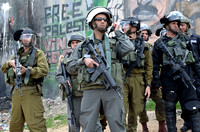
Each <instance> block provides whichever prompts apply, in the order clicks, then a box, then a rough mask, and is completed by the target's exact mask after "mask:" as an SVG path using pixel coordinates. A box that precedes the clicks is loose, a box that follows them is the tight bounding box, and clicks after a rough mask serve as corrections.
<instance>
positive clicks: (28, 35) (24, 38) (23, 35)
mask: <svg viewBox="0 0 200 132" xmlns="http://www.w3.org/2000/svg"><path fill="white" fill-rule="evenodd" d="M32 35H33V34H22V35H21V36H20V40H21V41H22V40H31V38H32Z"/></svg>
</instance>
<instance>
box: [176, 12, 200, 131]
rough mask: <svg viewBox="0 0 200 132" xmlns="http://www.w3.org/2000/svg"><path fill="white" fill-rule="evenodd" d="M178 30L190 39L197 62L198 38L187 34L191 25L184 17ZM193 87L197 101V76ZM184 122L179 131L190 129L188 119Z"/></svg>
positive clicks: (199, 89) (199, 86)
mask: <svg viewBox="0 0 200 132" xmlns="http://www.w3.org/2000/svg"><path fill="white" fill-rule="evenodd" d="M179 28H180V31H181V33H183V34H185V35H187V36H188V37H189V38H190V43H191V45H192V46H193V52H195V54H196V59H197V61H199V55H200V45H199V44H200V36H199V35H197V34H195V33H193V34H190V33H189V29H190V28H191V24H190V20H189V19H188V18H187V17H186V16H184V17H183V18H182V19H181V24H180V27H179ZM195 87H196V93H197V97H198V100H200V78H198V76H197V77H196V78H195ZM182 116H183V117H185V116H187V115H184V113H182ZM184 121H185V122H184V125H183V126H182V127H181V128H180V130H181V131H182V132H186V131H188V130H190V129H191V123H190V121H189V119H185V120H184Z"/></svg>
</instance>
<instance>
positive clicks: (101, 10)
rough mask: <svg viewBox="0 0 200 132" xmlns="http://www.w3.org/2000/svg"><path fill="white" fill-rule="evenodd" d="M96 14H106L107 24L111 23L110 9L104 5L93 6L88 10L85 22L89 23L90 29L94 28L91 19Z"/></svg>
mask: <svg viewBox="0 0 200 132" xmlns="http://www.w3.org/2000/svg"><path fill="white" fill-rule="evenodd" d="M98 14H105V15H106V16H107V19H108V26H111V25H112V20H111V19H112V13H111V11H110V10H109V9H108V8H106V7H94V8H92V9H91V10H90V11H89V12H88V14H87V17H86V23H88V24H89V26H90V28H91V29H92V30H94V27H93V26H92V21H93V19H94V18H95V16H96V15H98Z"/></svg>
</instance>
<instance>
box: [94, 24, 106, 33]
mask: <svg viewBox="0 0 200 132" xmlns="http://www.w3.org/2000/svg"><path fill="white" fill-rule="evenodd" d="M95 28H96V29H97V30H98V31H99V32H101V33H105V32H106V31H107V28H108V27H107V26H106V27H105V28H102V27H98V26H97V25H95Z"/></svg>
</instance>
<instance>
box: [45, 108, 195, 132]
mask: <svg viewBox="0 0 200 132" xmlns="http://www.w3.org/2000/svg"><path fill="white" fill-rule="evenodd" d="M148 117H149V122H148V124H147V125H148V128H149V132H158V122H157V120H156V118H155V112H154V111H148ZM182 124H183V120H182V119H181V118H180V115H177V123H176V126H177V129H178V132H180V127H181V126H182ZM67 129H68V128H67V126H65V127H61V128H58V129H48V132H64V131H67ZM105 132H110V130H109V127H107V129H106V131H105ZM138 132H142V126H141V124H140V123H138ZM188 132H191V131H188Z"/></svg>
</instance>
